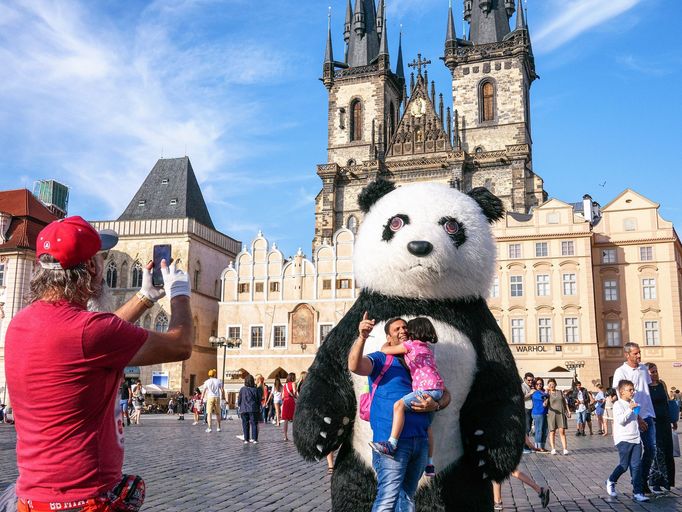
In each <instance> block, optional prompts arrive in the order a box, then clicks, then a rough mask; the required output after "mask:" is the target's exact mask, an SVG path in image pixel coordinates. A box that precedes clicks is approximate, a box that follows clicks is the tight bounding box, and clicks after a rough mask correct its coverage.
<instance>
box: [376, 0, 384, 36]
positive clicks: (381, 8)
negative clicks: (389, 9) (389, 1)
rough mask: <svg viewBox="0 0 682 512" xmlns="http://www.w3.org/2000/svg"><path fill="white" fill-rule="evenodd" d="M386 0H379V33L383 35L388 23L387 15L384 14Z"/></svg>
mask: <svg viewBox="0 0 682 512" xmlns="http://www.w3.org/2000/svg"><path fill="white" fill-rule="evenodd" d="M384 13H385V8H384V0H379V8H378V9H377V34H379V36H380V37H381V34H382V32H383V29H384V26H385V25H386V17H385V16H384Z"/></svg>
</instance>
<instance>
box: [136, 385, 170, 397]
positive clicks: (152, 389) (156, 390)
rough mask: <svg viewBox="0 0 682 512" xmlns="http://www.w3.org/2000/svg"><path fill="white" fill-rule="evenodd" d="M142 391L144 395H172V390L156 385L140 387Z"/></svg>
mask: <svg viewBox="0 0 682 512" xmlns="http://www.w3.org/2000/svg"><path fill="white" fill-rule="evenodd" d="M142 391H143V392H144V394H145V395H163V394H165V393H172V392H173V390H172V389H170V388H167V387H166V386H159V385H158V384H147V385H146V386H142Z"/></svg>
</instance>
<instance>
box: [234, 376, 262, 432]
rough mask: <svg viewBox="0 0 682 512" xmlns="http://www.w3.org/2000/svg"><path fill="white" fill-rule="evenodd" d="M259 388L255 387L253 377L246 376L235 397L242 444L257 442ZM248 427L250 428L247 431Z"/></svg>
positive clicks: (259, 410)
mask: <svg viewBox="0 0 682 512" xmlns="http://www.w3.org/2000/svg"><path fill="white" fill-rule="evenodd" d="M260 400H261V388H258V387H256V381H255V380H254V378H253V375H247V376H246V378H245V379H244V386H243V387H242V388H241V389H240V390H239V395H237V410H238V411H239V416H240V417H241V419H242V432H243V436H244V444H249V443H253V444H255V443H257V442H258V416H260V413H261V405H260ZM249 426H250V427H251V428H250V429H249Z"/></svg>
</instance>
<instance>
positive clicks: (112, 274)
mask: <svg viewBox="0 0 682 512" xmlns="http://www.w3.org/2000/svg"><path fill="white" fill-rule="evenodd" d="M106 279H107V286H108V287H109V288H116V284H117V281H118V270H117V269H116V263H114V262H113V261H110V262H109V264H108V265H107V277H106Z"/></svg>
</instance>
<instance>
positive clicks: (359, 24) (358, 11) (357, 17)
mask: <svg viewBox="0 0 682 512" xmlns="http://www.w3.org/2000/svg"><path fill="white" fill-rule="evenodd" d="M353 12H354V14H353V30H354V31H355V34H356V35H358V36H360V35H362V34H364V33H365V6H364V4H363V1H362V0H355V9H354V11H353Z"/></svg>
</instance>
